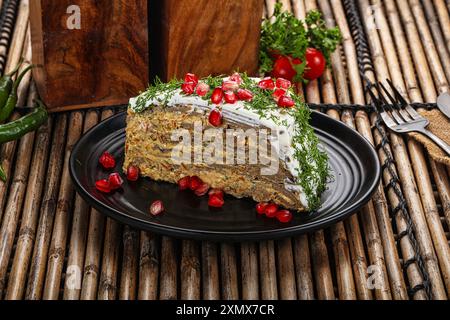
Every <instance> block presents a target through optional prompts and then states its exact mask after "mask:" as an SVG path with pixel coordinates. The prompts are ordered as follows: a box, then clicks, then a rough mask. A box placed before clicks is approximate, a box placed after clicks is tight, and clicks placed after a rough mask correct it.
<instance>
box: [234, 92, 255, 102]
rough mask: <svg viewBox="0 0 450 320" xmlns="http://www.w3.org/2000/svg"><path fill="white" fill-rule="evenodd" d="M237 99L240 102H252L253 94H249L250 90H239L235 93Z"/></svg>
mask: <svg viewBox="0 0 450 320" xmlns="http://www.w3.org/2000/svg"><path fill="white" fill-rule="evenodd" d="M237 97H238V99H239V100H241V101H252V100H253V93H251V92H250V90H247V89H239V90H238V91H237Z"/></svg>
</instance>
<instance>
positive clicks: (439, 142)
mask: <svg viewBox="0 0 450 320" xmlns="http://www.w3.org/2000/svg"><path fill="white" fill-rule="evenodd" d="M419 132H420V133H422V134H424V135H426V136H427V137H428V138H430V139H431V140H433V141H434V143H436V144H437V145H438V146H439V147H441V148H442V149H443V150H444V151H445V152H446V153H447V155H448V156H450V146H449V145H448V144H447V143H445V142H444V140H442V139H441V138H439V137H438V136H436V135H435V134H434V133H433V132H431V131H429V130H427V129H421V130H419Z"/></svg>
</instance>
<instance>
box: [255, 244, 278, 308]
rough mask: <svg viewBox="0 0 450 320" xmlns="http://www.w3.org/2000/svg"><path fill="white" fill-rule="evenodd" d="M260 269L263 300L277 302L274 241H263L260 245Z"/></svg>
mask: <svg viewBox="0 0 450 320" xmlns="http://www.w3.org/2000/svg"><path fill="white" fill-rule="evenodd" d="M259 269H260V270H259V274H260V282H261V299H263V300H277V299H278V288H277V274H276V272H277V271H276V262H275V249H274V242H273V241H261V242H260V243H259Z"/></svg>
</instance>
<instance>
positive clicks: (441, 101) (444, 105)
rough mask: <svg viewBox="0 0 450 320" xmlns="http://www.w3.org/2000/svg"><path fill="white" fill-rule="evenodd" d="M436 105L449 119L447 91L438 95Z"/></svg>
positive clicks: (449, 101) (449, 106)
mask: <svg viewBox="0 0 450 320" xmlns="http://www.w3.org/2000/svg"><path fill="white" fill-rule="evenodd" d="M437 105H438V108H439V110H441V112H442V113H443V114H445V115H446V116H447V118H449V119H450V94H449V93H448V92H444V93H442V94H440V95H439V97H438V98H437Z"/></svg>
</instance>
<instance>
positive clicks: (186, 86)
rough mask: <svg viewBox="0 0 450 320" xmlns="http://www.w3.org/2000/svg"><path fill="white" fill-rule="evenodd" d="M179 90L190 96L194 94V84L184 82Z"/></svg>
mask: <svg viewBox="0 0 450 320" xmlns="http://www.w3.org/2000/svg"><path fill="white" fill-rule="evenodd" d="M181 90H183V92H184V93H185V94H187V95H191V94H193V93H194V90H195V84H194V83H193V82H185V83H183V84H182V85H181Z"/></svg>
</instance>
